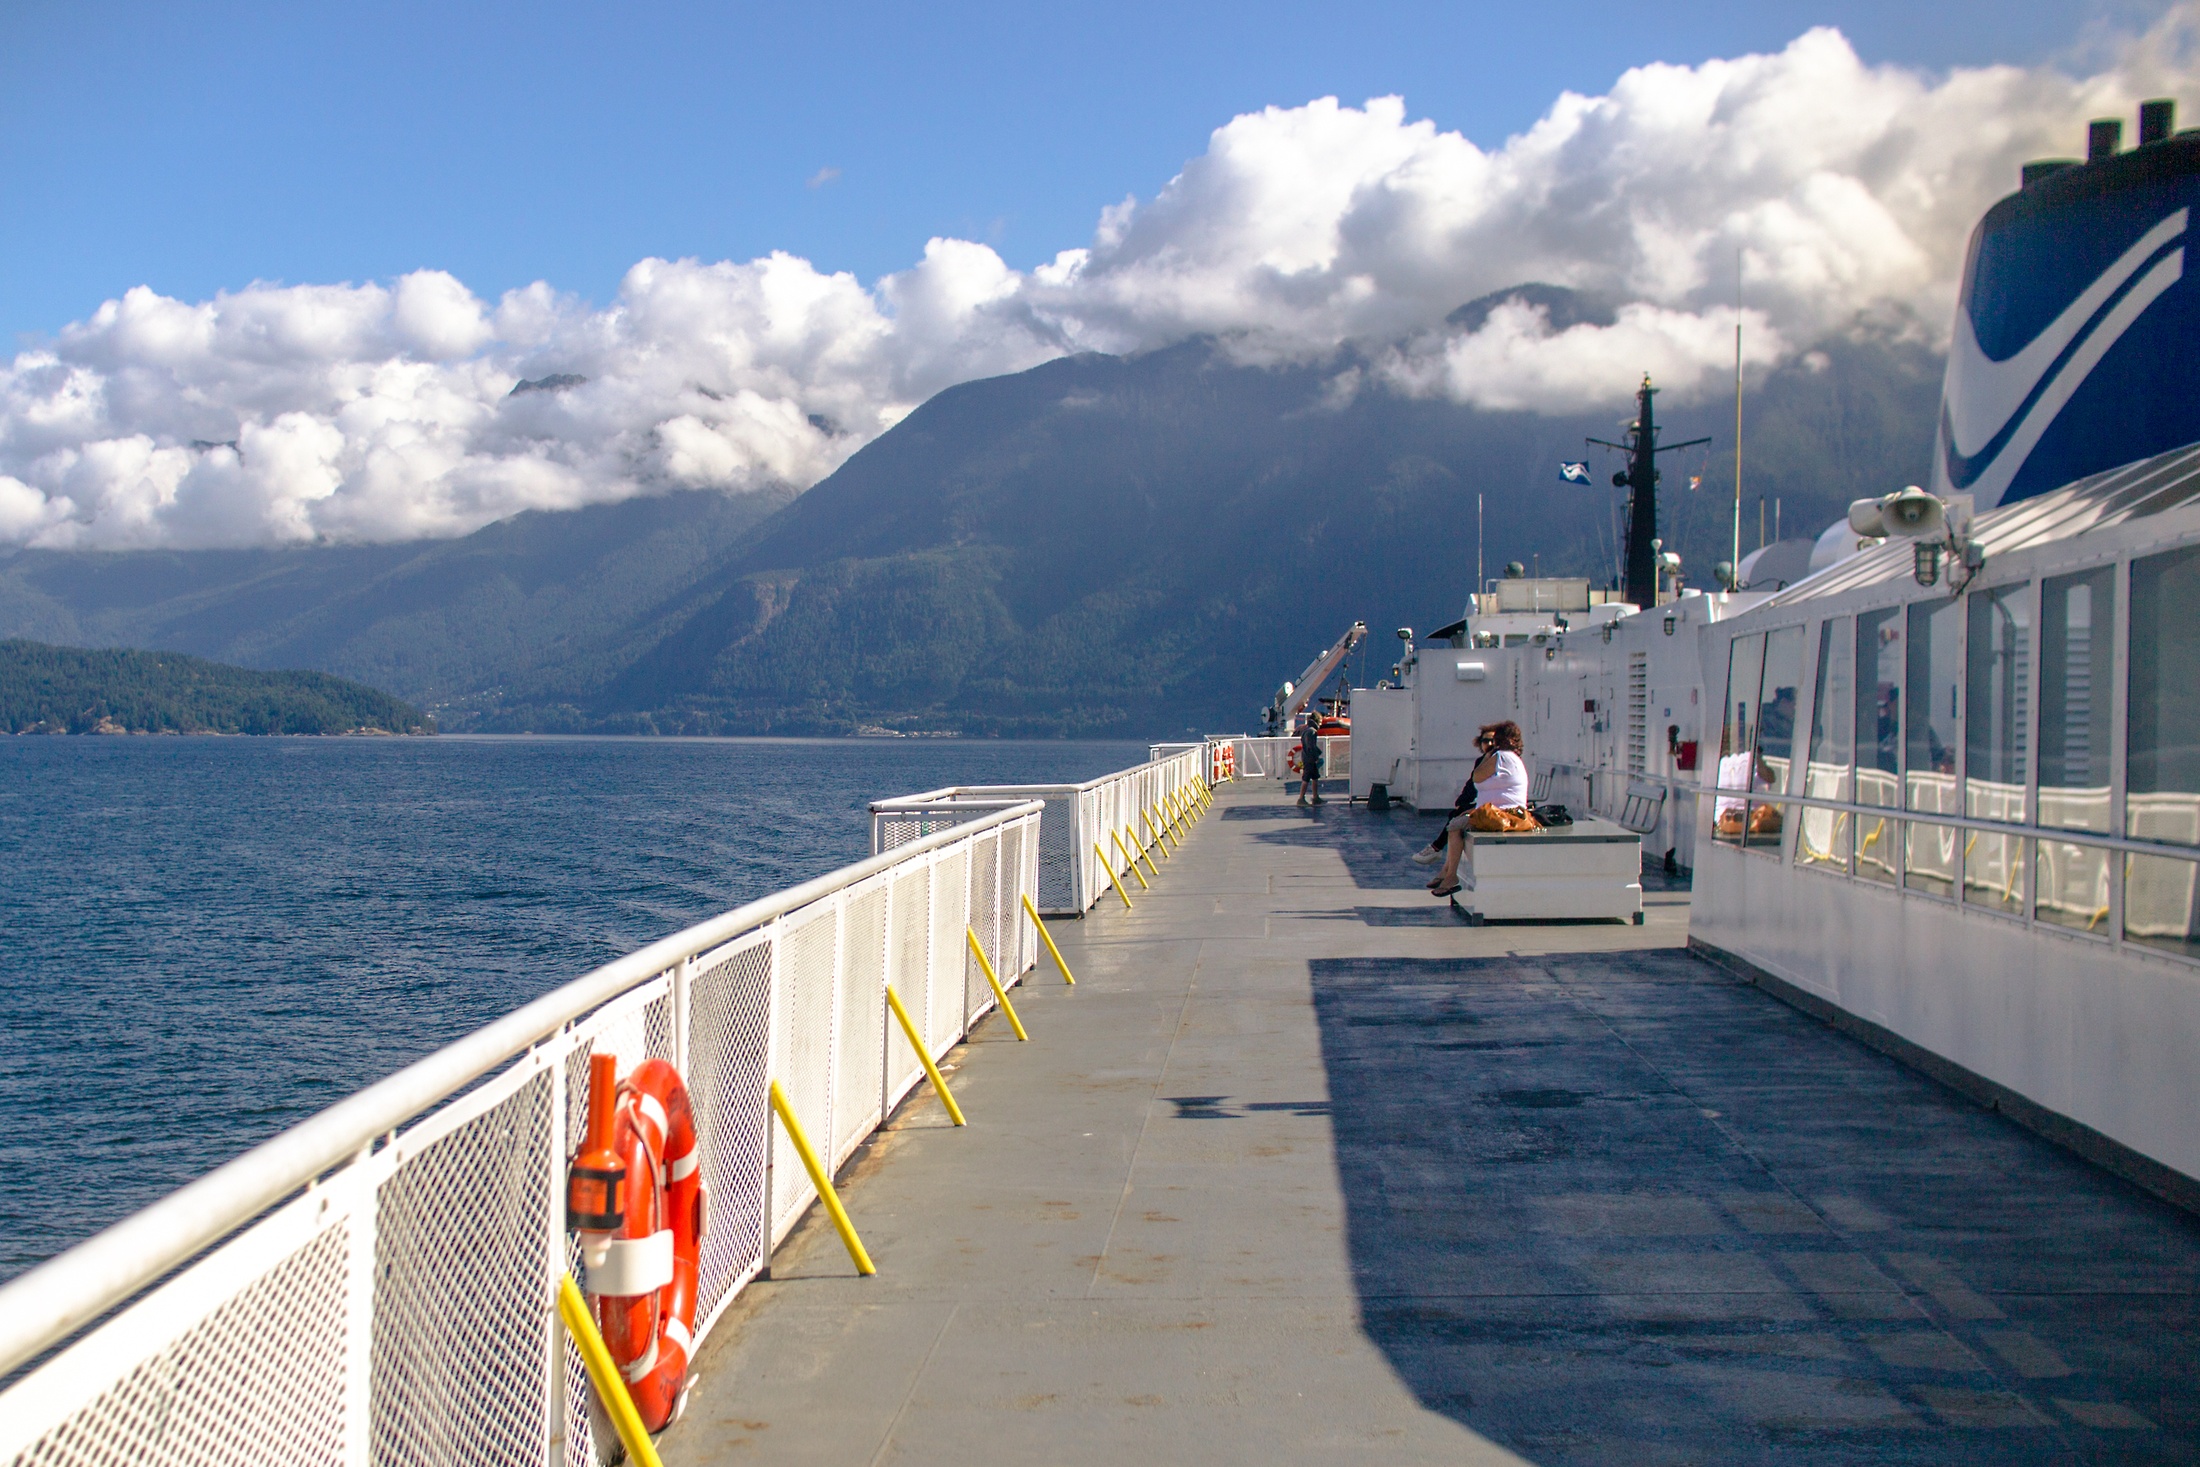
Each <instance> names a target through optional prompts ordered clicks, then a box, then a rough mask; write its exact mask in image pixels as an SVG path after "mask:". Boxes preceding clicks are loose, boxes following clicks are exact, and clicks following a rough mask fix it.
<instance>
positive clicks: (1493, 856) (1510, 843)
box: [1451, 818, 1642, 925]
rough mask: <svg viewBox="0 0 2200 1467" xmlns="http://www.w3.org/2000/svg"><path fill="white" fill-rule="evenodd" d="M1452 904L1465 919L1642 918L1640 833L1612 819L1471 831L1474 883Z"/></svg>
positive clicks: (1637, 920)
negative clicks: (1545, 827) (1531, 828)
mask: <svg viewBox="0 0 2200 1467" xmlns="http://www.w3.org/2000/svg"><path fill="white" fill-rule="evenodd" d="M1451 901H1452V905H1453V906H1455V907H1457V908H1458V909H1459V910H1460V911H1461V912H1463V913H1464V914H1465V915H1466V918H1467V920H1468V921H1469V922H1472V923H1475V924H1478V925H1479V924H1480V923H1482V922H1485V921H1500V922H1502V921H1531V922H1534V921H1544V922H1549V921H1563V920H1577V921H1578V920H1593V919H1596V918H1605V919H1609V920H1617V921H1621V922H1634V923H1637V924H1639V923H1641V921H1642V837H1641V836H1640V835H1638V834H1636V833H1635V832H1634V831H1631V830H1627V829H1624V828H1622V827H1621V826H1619V825H1616V824H1614V823H1613V822H1611V821H1609V820H1602V819H1595V818H1591V819H1588V820H1577V821H1575V822H1574V823H1573V824H1572V825H1561V826H1557V827H1554V828H1552V829H1549V830H1534V831H1522V832H1519V833H1517V834H1493V833H1489V832H1485V831H1476V832H1475V835H1474V889H1473V890H1471V891H1460V892H1458V893H1456V894H1455V895H1454V896H1453V897H1452V899H1451Z"/></svg>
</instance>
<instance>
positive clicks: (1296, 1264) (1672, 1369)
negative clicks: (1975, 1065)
mask: <svg viewBox="0 0 2200 1467" xmlns="http://www.w3.org/2000/svg"><path fill="white" fill-rule="evenodd" d="M1433 829H1434V817H1428V816H1420V815H1416V814H1413V813H1412V812H1408V811H1395V812H1391V813H1389V814H1375V813H1371V812H1369V811H1367V810H1366V809H1364V808H1360V807H1350V806H1347V805H1344V804H1342V803H1331V804H1329V805H1327V806H1325V807H1324V808H1322V809H1320V810H1318V811H1311V812H1310V811H1305V810H1300V809H1298V808H1296V807H1294V806H1293V805H1292V804H1291V803H1290V799H1289V797H1288V795H1286V794H1284V793H1282V792H1281V791H1280V790H1279V787H1277V786H1275V785H1273V784H1268V785H1251V786H1246V785H1241V786H1237V787H1233V788H1230V789H1228V790H1226V791H1225V792H1224V793H1223V795H1222V798H1221V801H1220V804H1219V806H1218V808H1217V809H1216V810H1215V811H1214V812H1213V813H1212V814H1210V815H1209V816H1208V817H1207V818H1206V819H1205V820H1203V821H1202V822H1200V824H1199V825H1198V827H1197V828H1196V829H1195V830H1194V831H1193V832H1192V834H1191V835H1190V837H1189V839H1188V841H1187V843H1186V846H1185V848H1184V850H1183V851H1182V852H1181V853H1179V854H1178V855H1177V856H1176V857H1175V858H1174V859H1173V860H1170V861H1165V862H1163V863H1161V871H1160V876H1159V878H1158V880H1156V881H1155V883H1154V889H1153V890H1152V891H1150V892H1148V891H1141V890H1139V889H1138V888H1137V887H1136V886H1135V885H1134V886H1133V887H1132V888H1131V897H1132V899H1133V900H1134V901H1135V902H1136V903H1137V907H1136V910H1134V911H1129V912H1126V911H1124V910H1123V909H1122V906H1121V903H1119V902H1118V901H1116V900H1115V898H1114V897H1112V896H1111V897H1109V898H1108V900H1107V901H1106V903H1105V904H1103V905H1102V906H1101V907H1099V908H1097V909H1096V910H1095V912H1094V913H1093V914H1092V915H1091V916H1090V917H1088V918H1086V919H1085V920H1083V921H1081V922H1061V923H1057V924H1055V927H1054V930H1055V931H1056V932H1057V933H1058V934H1059V935H1060V938H1061V942H1062V946H1063V949H1064V951H1065V953H1066V954H1067V956H1068V958H1069V960H1070V963H1071V965H1072V968H1073V970H1074V971H1075V973H1076V975H1077V979H1078V983H1077V986H1076V987H1075V988H1074V989H1065V988H1063V987H1062V986H1061V985H1060V980H1059V979H1058V978H1056V977H1054V976H1053V973H1052V969H1051V968H1043V969H1042V970H1041V972H1040V973H1039V974H1038V975H1036V977H1035V979H1034V980H1033V982H1032V984H1031V986H1029V987H1027V988H1023V989H1019V990H1018V991H1017V992H1018V1003H1019V1007H1020V1008H1021V1010H1022V1012H1023V1014H1024V1019H1025V1022H1026V1024H1027V1026H1028V1027H1029V1029H1030V1031H1031V1035H1032V1042H1031V1043H1029V1044H1018V1043H1017V1042H1016V1040H1015V1039H1014V1037H1013V1036H1012V1035H1010V1034H1009V1033H1008V1031H1007V1028H1006V1026H1005V1024H1003V1023H1002V1022H1000V1021H999V1020H997V1019H996V1020H992V1021H989V1022H987V1023H986V1024H985V1025H984V1026H983V1027H982V1028H981V1029H980V1030H979V1032H978V1033H977V1035H976V1036H975V1039H974V1041H973V1042H972V1043H971V1044H970V1045H969V1046H968V1047H967V1048H965V1049H963V1050H960V1051H958V1052H957V1054H956V1056H955V1058H956V1059H957V1060H958V1061H960V1064H959V1067H958V1069H957V1070H956V1071H955V1072H954V1074H953V1075H952V1076H951V1080H952V1083H953V1084H954V1085H955V1087H956V1091H957V1095H958V1097H959V1098H960V1099H961V1101H962V1103H963V1105H964V1107H965V1109H966V1110H967V1111H968V1112H969V1115H970V1120H971V1125H970V1127H969V1129H967V1130H963V1131H955V1130H951V1129H949V1128H948V1127H947V1125H946V1122H945V1118H944V1117H943V1116H942V1114H941V1112H940V1110H939V1107H938V1105H937V1104H936V1103H935V1102H934V1101H933V1100H932V1099H931V1098H930V1096H929V1094H928V1093H927V1092H922V1091H920V1092H919V1093H918V1095H917V1096H915V1097H913V1098H912V1100H911V1101H910V1103H909V1104H908V1105H907V1106H905V1107H904V1109H903V1111H902V1113H901V1114H900V1115H899V1116H898V1117H897V1118H896V1119H895V1121H894V1122H893V1123H892V1125H891V1127H890V1128H889V1130H888V1131H886V1132H885V1133H883V1134H882V1135H881V1136H880V1138H879V1139H878V1140H877V1141H876V1142H875V1143H874V1144H873V1145H872V1146H871V1147H870V1148H869V1150H868V1151H867V1152H865V1153H863V1154H862V1155H861V1156H859V1158H858V1159H857V1160H856V1161H855V1162H854V1163H852V1164H851V1166H850V1167H849V1169H848V1171H847V1172H846V1174H845V1191H844V1195H845V1197H846V1199H847V1201H848V1204H849V1208H850V1210H851V1212H852V1213H853V1214H854V1217H855V1220H856V1223H857V1225H858V1226H859V1227H860V1228H861V1230H862V1233H863V1237H864V1240H865V1242H866V1243H867V1244H868V1245H869V1247H870V1250H871V1253H872V1254H873V1256H874V1257H875V1258H876V1259H877V1261H878V1265H879V1270H880V1272H879V1274H878V1276H877V1277H876V1278H872V1279H860V1280H859V1279H857V1278H856V1277H855V1276H854V1274H853V1270H852V1269H851V1268H850V1266H849V1263H848V1259H847V1256H846V1255H845V1253H844V1252H843V1251H842V1250H841V1246H840V1243H839V1241H838V1239H837V1238H836V1237H835V1235H834V1233H833V1231H832V1229H831V1227H830V1225H829V1224H827V1223H825V1221H824V1220H823V1219H822V1217H821V1216H820V1215H819V1214H818V1213H817V1212H816V1211H815V1210H813V1213H812V1215H811V1217H810V1218H809V1219H808V1220H807V1221H806V1222H805V1223H804V1225H803V1227H802V1228H801V1229H800V1230H799V1231H798V1233H797V1234H796V1236H795V1237H793V1238H791V1239H790V1240H789V1241H788V1243H787V1244H786V1245H785V1246H784V1247H783V1248H782V1249H781V1251H780V1253H779V1254H778V1256H777V1258H776V1260H775V1264H774V1275H773V1277H771V1278H769V1279H766V1280H762V1281H759V1282H758V1283H757V1284H755V1285H753V1286H752V1287H751V1288H750V1289H749V1290H748V1291H747V1292H746V1293H745V1294H744V1295H743V1296H742V1298H741V1299H740V1300H739V1301H738V1302H737V1303H736V1304H735V1306H734V1308H733V1310H732V1311H731V1312H730V1313H729V1315H728V1316H727V1319H726V1321H725V1323H724V1324H723V1325H722V1326H721V1327H720V1329H719V1330H718V1332H717V1334H716V1335H715V1337H714V1338H713V1340H712V1342H711V1343H710V1345H709V1346H708V1347H706V1349H705V1350H704V1352H703V1355H702V1359H701V1361H700V1367H699V1369H700V1379H699V1382H698V1383H697V1385H696V1387H695V1390H694V1394H693V1397H692V1399H691V1401H690V1404H689V1407H688V1411H687V1415H686V1417H685V1418H684V1419H683V1420H682V1421H681V1422H680V1423H678V1424H677V1425H676V1426H675V1427H674V1428H673V1429H672V1431H670V1432H669V1433H667V1435H666V1436H665V1437H664V1438H663V1440H662V1443H661V1445H662V1446H663V1448H664V1455H665V1460H666V1461H667V1463H669V1464H697V1463H729V1462H751V1461H757V1462H803V1463H833V1464H846V1463H884V1462H924V1463H943V1464H944V1463H954V1464H969V1463H972V1462H986V1463H996V1462H999V1463H1007V1462H1014V1463H1111V1464H1119V1463H1124V1462H1132V1463H1150V1464H1156V1467H1158V1464H1174V1463H1195V1462H1196V1463H1277V1462H1293V1463H1298V1462H1304V1463H1324V1464H1326V1463H1335V1462H1340V1461H1345V1462H1360V1461H1365V1462H1383V1463H1400V1462H1443V1463H1461V1462H1499V1461H1514V1460H1520V1459H1525V1460H1529V1461H1533V1462H1539V1463H1591V1462H1595V1463H1668V1462H1670V1463H1681V1462H1758V1461H1766V1462H1770V1461H1780V1462H1792V1461H1809V1462H1936V1463H1947V1462H1965V1463H1997V1462H2025V1463H2033V1462H2111V1461H2132V1462H2141V1461H2144V1462H2160V1461H2193V1460H2200V1307H2196V1302H2200V1223H2196V1221H2195V1219H2194V1218H2193V1217H2191V1216H2190V1215H2188V1214H2185V1213H2182V1212H2179V1211H2177V1210H2176V1209H2174V1208H2172V1207H2170V1206H2168V1205H2167V1204H2165V1203H2162V1202H2159V1201H2157V1200H2155V1199H2154V1198H2152V1197H2151V1196H2148V1195H2147V1194H2145V1193H2142V1192H2140V1191H2138V1190H2137V1189H2135V1188H2133V1187H2131V1186H2129V1185H2127V1184H2125V1183H2124V1182H2122V1181H2120V1180H2118V1179H2117V1178H2115V1177H2112V1176H2110V1175H2108V1174H2107V1173H2104V1172H2101V1171H2098V1170H2096V1169H2094V1168H2093V1167H2091V1166H2089V1165H2087V1164H2086V1163H2084V1162H2082V1161H2080V1160H2078V1159H2076V1158H2075V1157H2073V1156H2071V1155H2070V1154H2068V1153H2066V1152H2064V1151H2061V1150H2059V1149H2057V1148H2056V1147H2055V1146H2053V1145H2051V1144H2049V1143H2047V1142H2046V1141H2043V1140H2041V1139H2039V1138H2037V1137H2036V1136H2034V1135H2032V1134H2031V1133H2030V1132H2027V1131H2024V1130H2022V1129H2020V1128H2018V1127H2017V1126H2016V1125H2014V1124H2012V1123H2011V1122H2009V1121H2007V1120H2006V1119H2004V1118H2003V1117H2001V1116H2000V1115H1997V1114H1995V1113H1993V1112H1991V1111H1987V1110H1982V1109H1980V1108H1979V1107H1978V1106H1976V1105H1974V1104H1972V1103H1971V1102H1969V1101H1967V1100H1965V1099H1963V1098H1961V1097H1959V1096H1957V1095H1956V1094H1954V1093H1953V1092H1951V1091H1949V1090H1946V1089H1943V1088H1941V1087H1940V1086H1939V1085H1937V1084H1935V1083H1934V1082H1932V1081H1930V1080H1927V1079H1925V1078H1922V1077H1921V1076H1919V1075H1918V1074H1916V1073H1914V1072H1912V1071H1910V1070H1907V1069H1904V1068H1903V1067H1901V1066H1900V1065H1898V1064H1896V1063H1895V1062H1894V1061H1892V1060H1890V1059H1887V1058H1885V1057H1883V1056H1882V1055H1880V1054H1878V1053H1876V1052H1874V1051H1872V1050H1870V1049H1868V1048H1865V1047H1864V1046H1862V1045H1861V1044H1859V1043H1857V1042H1856V1041H1854V1040H1852V1039H1850V1038H1848V1037H1846V1036H1844V1035H1842V1034H1840V1033H1837V1032H1835V1031H1834V1030H1832V1029H1829V1028H1827V1027H1825V1026H1824V1025H1822V1024H1820V1023H1818V1022H1817V1021H1815V1020H1813V1019H1811V1018H1809V1017H1807V1016H1806V1015H1804V1014H1802V1013H1800V1012H1798V1011H1796V1010H1794V1009H1792V1008H1789V1007H1787V1006H1786V1005H1784V1004H1782V1003H1780V1002H1779V1001H1777V1000H1776V999H1774V998H1772V997H1770V996H1769V995H1768V994H1766V993H1765V992H1763V991H1762V990H1760V989H1757V988H1754V987H1750V986H1747V985H1745V984H1743V983H1740V982H1737V981H1736V980H1735V979H1734V978H1732V977H1731V976H1729V975H1727V974H1726V973H1724V972H1722V971H1720V970H1718V969H1715V968H1713V967H1711V966H1710V965H1708V964H1706V963H1704V962H1702V961H1699V960H1698V959H1695V958H1693V957H1690V956H1689V955H1688V954H1687V953H1686V952H1685V951H1684V950H1683V946H1682V945H1683V943H1684V942H1685V939H1686V922H1687V905H1686V903H1687V900H1688V897H1687V893H1686V892H1684V891H1671V892H1657V891H1652V892H1650V893H1649V894H1648V895H1647V896H1646V902H1647V903H1648V904H1649V920H1648V923H1647V925H1646V926H1645V927H1641V928H1635V927H1626V926H1620V925H1618V924H1602V925H1572V926H1556V925H1553V926H1525V925H1521V926H1502V925H1491V926H1489V927H1484V928H1478V929H1477V928H1468V927H1466V926H1464V925H1462V924H1461V923H1459V922H1458V921H1457V920H1456V919H1455V918H1453V917H1452V916H1451V914H1450V913H1449V911H1448V909H1446V908H1445V907H1444V905H1443V904H1442V903H1439V902H1436V901H1434V900H1432V899H1431V898H1430V897H1429V896H1428V895H1427V894H1426V893H1425V892H1424V891H1422V890H1421V889H1420V885H1419V883H1420V881H1421V880H1422V879H1423V878H1424V877H1425V876H1426V875H1427V872H1426V871H1425V870H1424V869H1423V868H1420V867H1416V866H1412V865H1409V864H1407V862H1406V861H1405V855H1406V853H1407V852H1408V851H1409V850H1410V849H1412V847H1413V846H1415V845H1416V844H1418V843H1419V842H1420V841H1421V840H1422V839H1425V838H1426V835H1427V833H1428V832H1430V831H1432V830H1433Z"/></svg>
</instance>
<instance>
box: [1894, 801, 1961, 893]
mask: <svg viewBox="0 0 2200 1467" xmlns="http://www.w3.org/2000/svg"><path fill="white" fill-rule="evenodd" d="M1903 833H1904V836H1905V838H1906V839H1905V844H1904V846H1903V851H1902V884H1903V885H1904V886H1906V887H1909V888H1910V889H1911V890H1912V891H1924V892H1931V893H1932V894H1933V895H1934V896H1943V897H1944V896H1954V895H1955V890H1956V845H1957V840H1958V837H1959V836H1960V835H1961V832H1960V831H1958V830H1957V829H1956V828H1955V827H1954V826H1953V825H1928V824H1926V823H1925V822H1924V821H1922V820H1912V821H1911V822H1909V824H1908V825H1907V826H1906V827H1904V832H1903Z"/></svg>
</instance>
